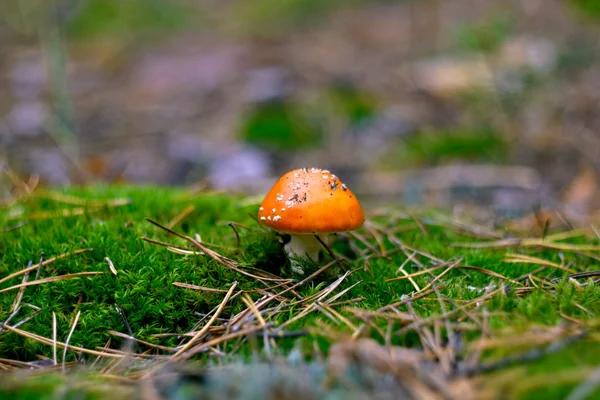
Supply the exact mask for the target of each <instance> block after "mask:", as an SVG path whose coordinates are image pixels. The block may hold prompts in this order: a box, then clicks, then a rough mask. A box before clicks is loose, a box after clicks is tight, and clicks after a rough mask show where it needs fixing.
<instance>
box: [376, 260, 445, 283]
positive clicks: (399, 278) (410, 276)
mask: <svg viewBox="0 0 600 400" xmlns="http://www.w3.org/2000/svg"><path fill="white" fill-rule="evenodd" d="M413 254H414V253H413ZM409 257H410V256H409ZM444 267H447V265H446V264H445V263H444V264H442V265H436V266H435V267H431V268H427V269H423V270H421V271H417V272H413V273H412V274H407V275H404V276H397V277H395V278H389V279H386V280H385V281H386V282H393V281H400V280H403V279H411V278H414V277H415V276H420V275H425V274H429V273H431V272H433V271H437V270H438V269H442V268H444Z"/></svg>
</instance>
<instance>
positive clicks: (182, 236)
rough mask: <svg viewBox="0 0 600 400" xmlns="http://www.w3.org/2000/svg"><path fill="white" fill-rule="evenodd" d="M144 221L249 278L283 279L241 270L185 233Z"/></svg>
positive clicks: (154, 222) (151, 221)
mask: <svg viewBox="0 0 600 400" xmlns="http://www.w3.org/2000/svg"><path fill="white" fill-rule="evenodd" d="M146 221H148V222H150V223H151V224H153V225H155V226H157V227H159V228H161V229H163V230H164V231H166V232H169V233H170V234H172V235H175V236H177V237H179V238H181V239H184V240H187V241H188V242H190V243H191V244H193V245H194V246H196V247H197V248H199V249H200V250H201V251H203V252H204V253H206V254H207V255H208V256H209V257H210V258H212V259H213V260H215V261H216V262H218V263H219V264H221V265H223V266H225V267H227V268H230V269H232V270H234V271H236V272H238V273H240V274H242V275H246V276H248V277H250V278H253V279H256V280H265V281H275V282H281V281H283V280H284V279H281V278H268V277H260V276H256V275H254V274H251V273H249V272H246V271H243V270H241V269H240V268H238V267H237V264H236V263H235V262H234V261H232V260H230V259H227V258H225V257H223V256H222V255H220V254H219V253H217V252H215V251H213V250H211V249H209V248H208V247H206V246H204V245H203V244H201V243H200V242H199V241H197V240H196V239H194V238H192V237H190V236H186V235H182V234H180V233H177V232H175V231H173V230H171V229H169V228H167V227H165V226H162V225H161V224H159V223H158V222H156V221H153V220H151V219H150V218H146Z"/></svg>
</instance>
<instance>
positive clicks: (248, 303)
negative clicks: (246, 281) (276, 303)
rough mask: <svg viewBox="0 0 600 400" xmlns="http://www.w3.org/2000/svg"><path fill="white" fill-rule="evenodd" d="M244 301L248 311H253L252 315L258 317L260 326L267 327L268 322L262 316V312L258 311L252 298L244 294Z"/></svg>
mask: <svg viewBox="0 0 600 400" xmlns="http://www.w3.org/2000/svg"><path fill="white" fill-rule="evenodd" d="M242 301H243V302H244V304H246V306H248V309H250V310H251V311H252V313H253V314H254V316H255V317H256V320H257V321H258V322H259V323H260V326H261V327H265V326H266V325H267V322H266V321H265V319H264V318H263V316H262V315H261V314H260V311H258V308H257V307H256V304H254V302H253V301H252V299H251V298H250V296H248V295H247V294H246V293H244V294H243V295H242Z"/></svg>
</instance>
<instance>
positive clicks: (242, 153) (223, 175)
mask: <svg viewBox="0 0 600 400" xmlns="http://www.w3.org/2000/svg"><path fill="white" fill-rule="evenodd" d="M270 170H271V167H270V162H269V159H268V157H267V154H266V153H265V152H263V151H261V150H259V149H256V148H251V147H245V148H239V149H235V150H233V151H231V150H230V151H228V152H227V153H226V154H223V155H222V156H220V157H217V158H216V159H215V160H214V161H213V162H212V163H211V165H210V167H209V172H208V178H209V179H210V180H211V182H212V183H213V186H214V187H215V188H217V189H223V190H233V191H254V190H255V188H256V185H255V183H254V181H262V180H263V179H264V178H266V177H267V176H268V175H269V174H270V172H271V171H270Z"/></svg>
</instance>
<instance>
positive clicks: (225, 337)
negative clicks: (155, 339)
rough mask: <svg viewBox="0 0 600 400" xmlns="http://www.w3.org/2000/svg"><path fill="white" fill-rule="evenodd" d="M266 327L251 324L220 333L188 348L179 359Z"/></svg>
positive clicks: (184, 358) (187, 357) (185, 358)
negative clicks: (231, 331)
mask: <svg viewBox="0 0 600 400" xmlns="http://www.w3.org/2000/svg"><path fill="white" fill-rule="evenodd" d="M268 327H269V325H267V326H266V327H261V326H251V327H248V328H245V329H241V330H239V331H237V332H233V333H229V334H226V335H222V336H220V337H218V338H215V339H212V340H209V341H207V342H205V343H200V344H198V345H196V346H194V347H192V348H191V349H189V350H188V351H187V352H185V353H183V354H181V356H180V357H179V360H181V361H183V360H187V359H189V358H191V357H193V356H195V355H196V354H198V353H202V352H203V351H206V350H207V349H210V348H211V347H214V346H218V345H220V344H222V343H225V342H227V341H229V340H231V339H237V338H240V337H244V336H247V335H251V334H254V333H256V332H258V331H261V330H263V329H266V328H268Z"/></svg>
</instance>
